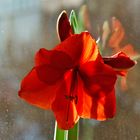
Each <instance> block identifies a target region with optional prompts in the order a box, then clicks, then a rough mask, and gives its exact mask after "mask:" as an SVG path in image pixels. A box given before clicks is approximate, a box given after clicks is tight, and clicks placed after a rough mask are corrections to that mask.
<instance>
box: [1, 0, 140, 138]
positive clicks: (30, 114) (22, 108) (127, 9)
mask: <svg viewBox="0 0 140 140" xmlns="http://www.w3.org/2000/svg"><path fill="white" fill-rule="evenodd" d="M56 2H57V3H58V2H59V4H58V5H57V6H56ZM52 3H54V4H55V5H54V6H55V7H54V9H55V10H52V9H53V8H52V7H53V4H52ZM82 3H85V4H87V6H88V8H89V12H90V20H91V30H90V32H91V33H92V34H93V36H95V38H96V39H97V38H98V36H99V35H100V34H99V30H98V29H99V28H98V27H99V26H101V25H102V24H103V21H105V20H109V19H110V18H111V17H112V16H116V17H117V18H119V19H120V20H121V22H122V24H123V26H124V27H125V31H126V34H127V38H128V39H129V41H130V42H131V43H132V44H133V45H134V46H135V49H136V50H137V52H140V39H139V37H140V27H139V24H140V20H139V19H140V14H139V8H140V2H139V1H138V0H134V1H131V0H123V1H117V0H108V1H105V0H102V1H98V0H89V1H86V0H79V1H76V3H75V1H73V0H72V1H71V0H70V2H69V5H68V4H67V0H59V1H57V0H52V1H51V2H50V1H49V0H28V1H26V0H1V1H0V140H53V134H54V121H55V119H54V116H53V113H52V112H51V111H46V110H42V109H39V108H37V107H34V106H31V105H29V104H28V103H26V102H24V101H23V100H21V99H20V98H19V97H18V90H19V86H20V82H21V80H22V78H23V77H24V76H25V75H26V74H27V73H28V72H29V71H30V70H31V68H32V67H33V64H34V54H35V52H36V51H37V50H38V49H39V48H42V47H45V48H47V49H50V48H52V47H53V46H55V45H56V44H57V43H59V40H58V38H57V34H56V30H55V24H56V20H57V16H58V15H59V13H60V12H61V10H63V9H65V8H66V10H67V11H70V10H71V9H75V10H78V9H80V6H81V4H82ZM49 5H51V7H49ZM50 8H51V9H50ZM139 71H140V61H139V60H138V63H137V65H136V66H135V68H134V69H131V70H130V72H129V74H128V76H127V86H128V89H127V90H125V91H122V90H121V88H120V85H119V83H120V79H118V82H117V85H116V100H117V113H116V116H115V117H114V118H113V119H111V120H108V121H103V122H99V121H95V120H87V119H85V120H84V119H81V120H80V134H79V138H80V140H92V139H93V140H139V139H140V88H139V81H140V74H139Z"/></svg>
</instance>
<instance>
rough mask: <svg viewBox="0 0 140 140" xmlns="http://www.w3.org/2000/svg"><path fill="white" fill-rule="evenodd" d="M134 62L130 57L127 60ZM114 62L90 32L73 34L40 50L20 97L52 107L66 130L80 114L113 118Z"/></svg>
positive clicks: (90, 116)
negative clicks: (106, 58) (106, 57)
mask: <svg viewBox="0 0 140 140" xmlns="http://www.w3.org/2000/svg"><path fill="white" fill-rule="evenodd" d="M64 21H65V20H64ZM68 29H70V28H68ZM68 33H69V32H68ZM66 36H67V35H66ZM60 38H61V37H60ZM123 58H125V57H123ZM113 59H114V58H113ZM111 60H112V58H111ZM132 62H133V61H132V60H130V59H126V61H125V62H124V63H126V64H129V63H132ZM120 63H121V62H120ZM124 63H123V64H124ZM113 64H114V63H113ZM110 65H112V63H110V64H105V63H104V60H103V59H102V57H101V55H100V53H99V51H98V47H97V45H96V42H95V40H94V39H93V38H92V37H91V36H90V34H89V33H88V32H82V33H81V34H71V33H70V36H67V38H66V39H63V41H62V42H61V43H60V44H58V45H57V46H56V47H55V48H54V49H53V50H46V49H40V50H39V51H38V52H37V54H36V57H35V66H34V67H33V69H32V70H31V72H30V73H29V74H28V75H27V76H25V78H24V79H23V81H22V83H21V89H20V91H19V96H20V97H21V98H23V99H24V100H26V101H27V102H29V103H31V104H33V105H35V106H38V107H41V108H43V109H51V110H52V111H53V112H54V115H55V117H56V120H57V122H58V126H59V127H60V128H62V129H70V128H72V127H73V126H74V124H75V123H76V122H77V121H78V120H79V118H80V117H82V118H94V119H97V120H106V119H108V118H112V117H113V116H114V114H115V111H116V107H115V106H116V102H115V92H114V84H115V81H116V71H115V70H114V69H113V68H112V67H111V66H110ZM120 65H121V64H120ZM133 65H134V63H133ZM129 66H130V65H129ZM113 67H115V65H113Z"/></svg>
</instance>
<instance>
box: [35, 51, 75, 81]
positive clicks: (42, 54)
mask: <svg viewBox="0 0 140 140" xmlns="http://www.w3.org/2000/svg"><path fill="white" fill-rule="evenodd" d="M36 63H37V65H39V66H37V67H36V70H37V74H38V76H39V78H40V80H42V81H43V82H47V83H48V84H54V83H56V82H57V81H58V80H59V79H60V78H61V77H62V76H63V74H64V72H65V71H66V70H68V69H70V68H72V67H73V62H72V59H71V58H70V57H69V56H68V55H67V54H65V53H64V52H61V51H57V50H53V51H47V50H45V49H41V50H40V51H39V52H38V53H37V55H36Z"/></svg>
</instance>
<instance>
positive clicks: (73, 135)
mask: <svg viewBox="0 0 140 140" xmlns="http://www.w3.org/2000/svg"><path fill="white" fill-rule="evenodd" d="M78 134H79V123H77V124H75V126H74V127H73V128H72V129H70V130H68V140H78V137H79V136H78Z"/></svg>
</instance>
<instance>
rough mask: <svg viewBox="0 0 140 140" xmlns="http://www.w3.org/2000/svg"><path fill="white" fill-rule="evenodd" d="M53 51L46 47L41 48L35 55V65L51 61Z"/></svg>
mask: <svg viewBox="0 0 140 140" xmlns="http://www.w3.org/2000/svg"><path fill="white" fill-rule="evenodd" d="M51 54H52V51H48V50H46V49H45V48H41V49H40V50H39V51H38V52H37V53H36V55H35V65H36V66H39V65H44V64H48V63H49V62H50V56H51Z"/></svg>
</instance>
